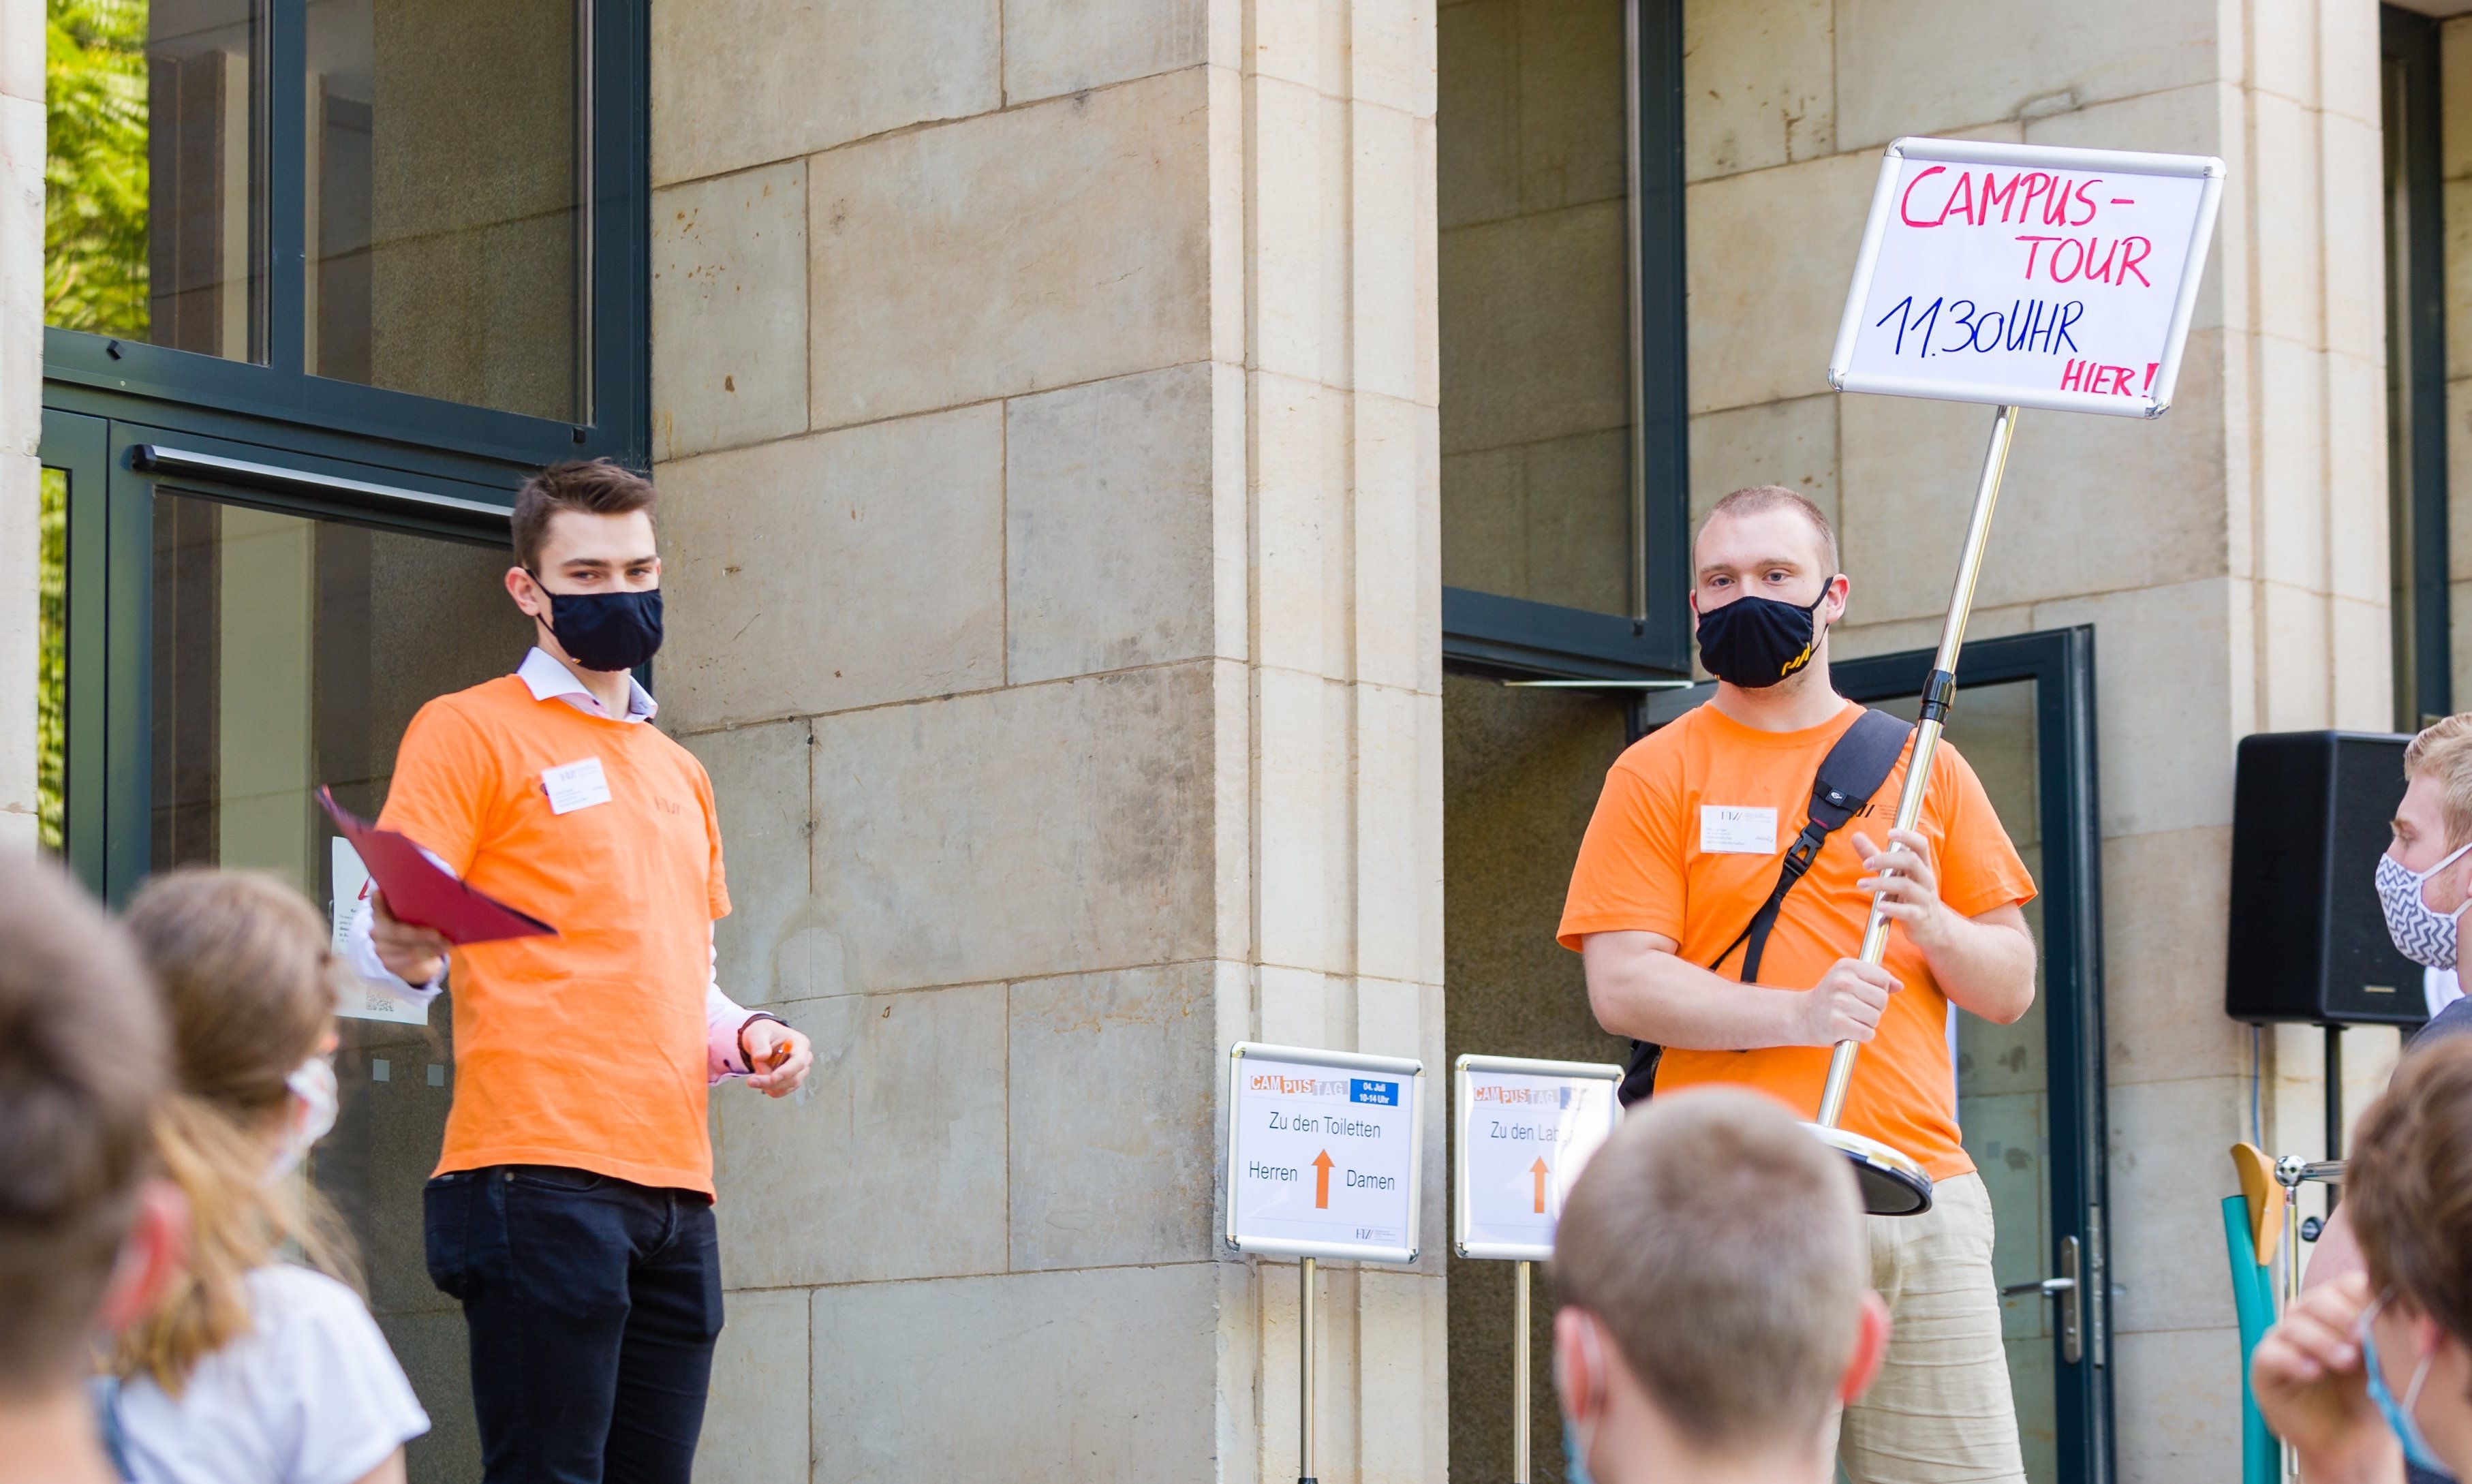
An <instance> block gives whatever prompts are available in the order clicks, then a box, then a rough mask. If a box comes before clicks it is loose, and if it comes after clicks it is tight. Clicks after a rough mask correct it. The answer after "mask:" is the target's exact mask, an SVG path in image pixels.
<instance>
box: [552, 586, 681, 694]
mask: <svg viewBox="0 0 2472 1484" xmlns="http://www.w3.org/2000/svg"><path fill="white" fill-rule="evenodd" d="M533 581H534V582H535V584H540V589H541V591H542V592H544V593H547V594H548V596H549V632H550V633H552V634H556V635H558V642H559V644H560V645H561V646H562V647H564V649H565V650H566V652H567V654H568V655H569V656H570V657H571V658H573V659H574V660H575V662H576V663H577V664H580V665H582V666H583V667H584V668H585V669H587V670H601V671H615V670H631V669H633V668H635V667H636V666H637V665H639V664H642V663H643V662H644V661H645V660H647V659H650V658H653V657H654V655H655V654H658V653H659V652H660V648H661V589H659V588H658V587H655V588H654V589H653V590H652V591H650V592H550V590H549V587H548V586H547V585H546V584H541V581H540V574H539V573H538V572H535V573H533Z"/></svg>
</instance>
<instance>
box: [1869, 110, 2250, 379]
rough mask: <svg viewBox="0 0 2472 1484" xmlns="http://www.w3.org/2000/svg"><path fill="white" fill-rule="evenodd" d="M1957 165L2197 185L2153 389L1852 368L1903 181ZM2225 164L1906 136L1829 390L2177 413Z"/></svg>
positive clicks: (1882, 195) (1890, 170) (1893, 155)
mask: <svg viewBox="0 0 2472 1484" xmlns="http://www.w3.org/2000/svg"><path fill="white" fill-rule="evenodd" d="M1914 159H1920V160H1929V161H1931V162H1933V163H1935V164H1943V163H1944V164H1950V165H1992V166H1998V165H2021V166H2026V167H2028V168H2040V169H2050V170H2074V171H2089V172H2091V171H2101V172H2104V173H2105V174H2106V175H2109V176H2160V177H2167V178H2174V179H2184V180H2185V179H2196V180H2200V181H2201V182H2202V183H2201V185H2200V187H2199V199H2198V214H2197V220H2196V223H2195V225H2194V227H2193V229H2192V231H2191V233H2190V239H2189V244H2188V250H2187V252H2186V255H2185V258H2184V260H2183V262H2182V263H2181V268H2180V281H2179V285H2178V287H2177V288H2176V289H2175V291H2174V299H2173V305H2172V318H2171V322H2170V324H2169V327H2168V328H2167V329H2166V331H2165V339H2164V346H2163V353H2162V360H2161V362H2160V364H2159V367H2158V369H2157V371H2156V372H2155V376H2154V384H2153V386H2152V389H2151V391H2143V392H2142V395H2137V396H2122V395H2117V394H2115V393H2096V392H2086V391H2061V390H2057V389H2055V388H2052V387H2048V386H2026V385H1990V384H1984V385H1975V384H1972V383H1966V382H1955V381H1947V380H1942V379H1938V378H1935V377H1931V376H1888V375H1881V374H1878V373H1876V372H1857V371H1852V370H1851V368H1852V365H1853V361H1854V349H1855V342H1856V339H1857V338H1858V336H1859V335H1860V334H1861V332H1862V331H1863V330H1864V328H1865V325H1864V319H1865V308H1866V304H1867V302H1868V300H1869V299H1870V293H1871V279H1872V275H1873V274H1874V272H1875V271H1876V270H1877V269H1878V267H1879V259H1880V245H1881V242H1882V240H1883V239H1884V238H1885V237H1886V236H1887V234H1888V229H1889V217H1890V212H1892V211H1895V210H1896V209H1897V180H1898V177H1899V175H1900V173H1901V171H1902V169H1903V167H1904V165H1905V163H1906V162H1907V161H1908V160H1914ZM2223 173H2224V167H2223V162H2222V160H2221V159H2218V158H2216V157H2215V156H2210V155H2150V154H2144V153H2140V152H2136V151H2129V150H2077V149H2059V148H2056V147H2053V146H2050V145H2034V144H1998V143H1990V142H1985V141H1980V140H1971V139H1929V138H1907V139H1897V140H1892V141H1891V142H1890V145H1889V148H1888V151H1887V153H1886V154H1885V155H1884V156H1882V158H1881V161H1880V180H1879V183H1878V185H1877V186H1875V187H1874V188H1873V191H1872V195H1871V214H1870V218H1869V220H1867V221H1866V223H1865V224H1864V227H1863V248H1862V251H1861V252H1860V253H1859V254H1858V255H1857V256H1856V258H1855V260H1854V281H1853V283H1852V285H1851V287H1849V288H1848V290H1847V291H1846V296H1845V313H1844V317H1843V318H1842V320H1841V321H1840V322H1839V323H1838V326H1837V343H1836V346H1835V347H1834V348H1833V349H1831V350H1830V352H1829V356H1828V384H1829V385H1830V386H1832V387H1834V388H1836V389H1837V390H1838V391H1840V392H1872V393H1879V394H1882V395H1890V396H1920V397H1930V398H1934V399H1936V400H1939V401H1953V402H1982V403H1987V404H1990V405H1994V406H1999V405H2009V406H2015V407H2036V408H2043V409H2046V410H2049V411H2052V412H2089V413H2100V414H2103V415H2105V416H2108V417H2115V418H2148V419H2152V418H2159V417H2161V416H2162V415H2163V414H2164V412H2165V411H2166V410H2168V409H2169V408H2170V407H2171V405H2172V395H2173V392H2174V390H2175V388H2176V387H2177V386H2178V384H2179V379H2180V354H2181V351H2182V349H2183V348H2184V347H2185V346H2186V345H2187V343H2188V339H2189V320H2190V317H2191V316H2192V315H2193V314H2194V313H2195V312H2196V308H2197V299H2198V285H2199V281H2200V280H2201V279H2203V278H2204V276H2205V269H2206V257H2207V254H2208V252H2209V251H2210V250H2211V248H2212V245H2213V242H2214V235H2215V217H2216V214H2217V212H2218V210H2219V209H2220V208H2221V206H2222V190H2223Z"/></svg>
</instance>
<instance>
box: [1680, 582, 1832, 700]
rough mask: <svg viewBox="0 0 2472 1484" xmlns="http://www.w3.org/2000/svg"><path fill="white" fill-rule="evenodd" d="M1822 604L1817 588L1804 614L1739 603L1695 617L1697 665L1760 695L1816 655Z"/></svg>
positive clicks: (1766, 601) (1747, 600)
mask: <svg viewBox="0 0 2472 1484" xmlns="http://www.w3.org/2000/svg"><path fill="white" fill-rule="evenodd" d="M1831 581H1832V582H1833V581H1834V579H1831ZM1827 601H1828V587H1827V586H1826V585H1824V584H1823V585H1822V586H1821V587H1820V589H1819V596H1818V597H1816V598H1814V599H1812V600H1811V606H1810V607H1808V608H1797V607H1795V605H1794V604H1791V603H1780V602H1778V601H1777V600H1776V599H1774V598H1756V597H1742V598H1736V599H1735V600H1734V601H1733V602H1731V603H1728V604H1726V605H1725V606H1724V607H1723V608H1715V609H1710V610H1708V611H1707V612H1704V613H1702V614H1700V663H1701V664H1704V665H1706V666H1707V667H1708V673H1709V674H1711V675H1713V676H1715V677H1717V679H1719V680H1721V681H1724V682H1729V683H1731V684H1735V685H1740V686H1742V687H1743V688H1744V689H1745V690H1765V689H1767V688H1768V687H1769V686H1771V685H1774V684H1776V683H1778V682H1781V681H1783V680H1784V679H1785V678H1786V677H1787V676H1789V675H1792V674H1793V673H1794V672H1795V671H1796V670H1799V669H1801V668H1802V667H1803V666H1804V665H1807V664H1809V663H1811V657H1812V656H1813V655H1815V654H1818V652H1819V633H1820V629H1819V605H1820V604H1822V603H1825V602H1827Z"/></svg>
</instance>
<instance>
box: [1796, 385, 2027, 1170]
mask: <svg viewBox="0 0 2472 1484" xmlns="http://www.w3.org/2000/svg"><path fill="white" fill-rule="evenodd" d="M2016 428H2017V409H2016V408H2014V407H2003V408H2001V409H2000V410H1999V412H1998V413H1996V414H1994V415H1993V417H1992V419H1991V446H1990V447H1989V448H1987V449H1985V451H1984V455H1983V478H1982V481H1981V483H1979V484H1978V485H1977V486H1976V487H1975V491H1974V515H1973V517H1972V518H1971V519H1970V520H1968V521H1967V522H1966V527H1965V551H1964V553H1963V554H1962V555H1961V556H1960V557H1959V558H1958V562H1957V585H1956V586H1955V587H1953V588H1951V589H1950V591H1949V595H1948V617H1947V619H1946V620H1945V621H1944V622H1943V623H1942V624H1941V625H1940V631H1939V651H1938V653H1937V654H1936V655H1934V656H1933V657H1932V673H1931V679H1929V680H1928V681H1925V682H1923V706H1922V720H1921V721H1920V722H1919V723H1918V724H1917V725H1916V726H1915V728H1914V750H1913V757H1912V758H1910V759H1909V760H1908V761H1907V764H1906V783H1905V787H1904V789H1903V790H1902V791H1901V792H1900V793H1899V794H1898V795H1897V824H1896V827H1897V828H1899V829H1912V828H1913V827H1914V823H1915V821H1917V820H1919V819H1921V818H1922V813H1923V792H1924V790H1925V789H1927V788H1929V787H1930V785H1931V772H1932V754H1933V753H1934V752H1935V751H1937V749H1938V747H1939V734H1940V730H1941V729H1942V727H1943V726H1944V725H1945V724H1946V722H1947V720H1948V708H1949V703H1950V702H1951V701H1952V700H1954V699H1955V697H1956V695H1957V652H1958V650H1959V649H1960V648H1961V647H1962V646H1963V644H1964V643H1965V617H1966V614H1967V613H1968V612H1969V611H1970V610H1972V609H1973V607H1974V584H1975V579H1976V578H1978V577H1980V576H1981V575H1982V573H1983V548H1984V547H1985V544H1987V543H1988V542H1989V540H1990V539H1991V507H1992V505H1993V504H1994V503H1996V502H1997V501H1998V500H1999V498H2000V475H2001V472H2002V471H2003V470H2004V469H2005V468H2007V467H2008V464H2009V438H2010V436H2011V435H2012V434H2013V433H2014V432H2015V431H2016ZM1888 951H1889V914H1888V912H1887V910H1886V907H1885V904H1884V903H1883V902H1882V901H1879V900H1874V901H1873V902H1872V903H1871V917H1870V921H1869V922H1866V923H1865V924H1864V927H1863V962H1864V963H1866V964H1877V963H1879V962H1880V960H1881V959H1882V958H1883V957H1884V956H1886V954H1887V953H1888ZM1859 1049H1860V1048H1859V1047H1858V1046H1857V1045H1856V1044H1855V1043H1854V1042H1853V1041H1839V1042H1838V1043H1837V1047H1836V1049H1835V1050H1834V1051H1833V1052H1831V1053H1830V1055H1829V1058H1828V1085H1827V1087H1826V1088H1825V1089H1822V1091H1821V1092H1820V1094H1819V1119H1818V1122H1819V1125H1820V1127H1822V1128H1829V1129H1833V1128H1835V1127H1837V1121H1838V1119H1839V1118H1840V1117H1842V1115H1843V1114H1844V1112H1845V1085H1846V1084H1847V1083H1848V1082H1851V1081H1852V1080H1853V1077H1854V1055H1855V1052H1856V1051H1857V1050H1859Z"/></svg>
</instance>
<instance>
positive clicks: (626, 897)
mask: <svg viewBox="0 0 2472 1484" xmlns="http://www.w3.org/2000/svg"><path fill="white" fill-rule="evenodd" d="M587 758H598V759H599V760H600V762H601V770H602V776H603V778H605V779H606V782H607V785H608V791H609V799H608V802H605V803H588V804H584V805H582V806H581V807H575V808H570V809H568V810H567V811H566V812H565V813H563V814H557V813H553V812H551V809H550V801H549V795H548V793H547V790H546V789H545V787H544V785H543V783H542V781H541V773H542V771H543V770H544V769H550V768H559V767H563V766H565V765H567V764H569V763H578V762H582V761H584V760H585V759H587ZM379 823H380V824H382V825H384V826H387V827H388V828H390V829H398V830H401V831H402V832H403V833H404V834H406V835H408V836H410V837H411V838H412V839H413V840H414V841H415V842H416V843H417V844H419V845H421V846H424V847H426V848H427V849H428V850H431V851H432V852H434V853H435V854H436V855H437V856H438V857H439V858H440V859H441V860H443V861H444V862H445V863H446V866H447V869H448V870H450V871H452V872H454V873H455V874H457V875H459V876H462V877H463V879H464V880H466V881H468V882H470V883H471V884H472V885H473V886H475V887H478V888H479V889H480V890H482V891H484V892H487V893H488V894H489V895H490V896H492V897H494V898H498V899H499V900H500V901H503V902H505V903H507V904H508V905H509V906H511V907H515V908H517V909H519V910H521V911H524V912H528V913H530V914H532V915H533V916H534V917H536V918H538V919H540V920H541V921H542V922H547V923H549V924H550V925H551V926H553V927H556V928H557V929H558V930H559V935H558V936H557V937H555V938H516V939H511V940H508V941H506V942H502V943H479V944H473V945H469V946H467V947H461V948H457V949H456V950H455V951H454V954H453V956H452V959H451V963H452V967H453V972H452V974H451V976H450V977H449V980H448V983H449V986H450V988H451V991H452V993H451V994H450V995H449V999H450V1001H451V1003H452V1004H453V1006H454V1011H455V1082H456V1086H455V1101H454V1106H453V1108H452V1109H451V1111H449V1112H448V1113H447V1115H446V1145H445V1149H444V1151H443V1153H442V1154H441V1156H440V1159H439V1161H438V1173H440V1174H441V1175H442V1174H444V1173H446V1172H447V1171H449V1170H468V1169H477V1168H480V1167H481V1166H483V1165H489V1164H557V1165H563V1166H566V1167H568V1168H571V1169H583V1170H592V1171H595V1172H597V1173H599V1174H603V1175H609V1176H614V1177H615V1178H617V1179H620V1180H629V1181H633V1182H634V1183H635V1184H637V1185H654V1186H673V1187H677V1188H679V1189H686V1190H700V1191H701V1192H703V1193H704V1194H705V1195H707V1196H709V1195H711V1194H712V1193H713V1187H712V1143H711V1139H710V1137H709V1135H708V1134H707V1133H706V1131H705V1127H704V1090H705V1080H704V1078H705V1057H706V1050H705V1031H704V989H705V986H706V985H707V984H709V983H710V981H711V976H712V964H711V948H710V945H711V933H712V921H713V920H714V919H715V918H719V917H724V916H726V915H727V914H728V912H729V891H728V888H727V887H726V886H725V884H724V882H723V879H722V870H721V828H720V826H719V824H718V823H717V822H716V820H715V816H714V812H713V802H712V780H711V779H710V778H706V777H705V776H704V771H703V765H702V764H701V763H699V762H698V761H696V759H695V756H694V754H691V753H689V752H688V751H687V750H686V749H685V748H682V747H680V746H678V745H677V743H676V742H673V741H671V740H670V739H669V738H668V737H666V736H663V735H662V734H661V733H660V732H658V731H656V730H654V729H653V728H652V727H651V726H650V725H649V724H646V723H642V722H622V721H617V720H614V719H612V718H609V717H602V716H591V715H587V714H585V713H584V712H582V711H579V710H577V709H576V708H575V707H574V706H569V705H567V704H566V703H565V702H564V701H560V700H557V699H551V700H547V701H535V700H534V699H533V694H532V691H531V690H530V689H529V688H527V687H526V686H525V684H524V682H522V681H521V680H519V679H517V678H516V677H514V676H511V675H509V676H502V677H500V678H499V679H497V680H494V681H489V682H486V683H484V684H480V685H475V686H473V687H472V688H471V689H469V690H463V691H458V692H456V693H455V694H453V695H451V696H440V697H439V698H438V699H436V700H434V701H432V702H430V703H429V704H428V705H426V706H422V707H421V708H420V713H419V714H418V715H416V716H415V717H414V718H413V719H412V726H411V727H410V728H409V729H407V730H405V732H404V734H403V746H402V748H401V750H400V751H399V752H398V753H397V754H396V758H395V772H394V781H393V783H392V785H391V786H390V788H389V789H388V792H387V802H386V810H385V812H384V813H383V814H382V815H381V816H380V818H379Z"/></svg>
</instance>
